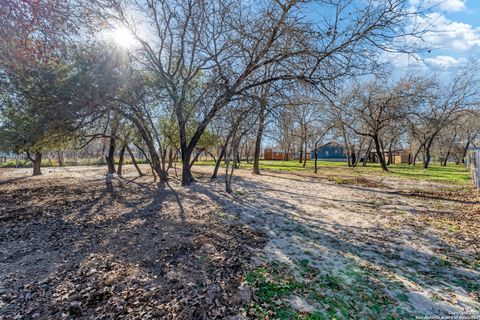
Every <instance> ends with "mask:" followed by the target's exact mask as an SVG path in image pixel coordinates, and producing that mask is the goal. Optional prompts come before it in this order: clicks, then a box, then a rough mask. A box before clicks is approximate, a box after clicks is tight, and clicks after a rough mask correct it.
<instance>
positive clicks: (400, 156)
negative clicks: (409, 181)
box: [369, 149, 412, 164]
mask: <svg viewBox="0 0 480 320" xmlns="http://www.w3.org/2000/svg"><path fill="white" fill-rule="evenodd" d="M411 155H412V152H411V151H410V150H407V149H398V150H392V152H391V154H390V155H389V153H388V152H385V153H384V157H385V162H386V163H388V164H401V163H410V160H411V158H410V157H411ZM389 156H390V161H388V158H389ZM369 162H371V163H378V155H377V152H376V151H375V150H373V151H372V152H371V153H370V158H369Z"/></svg>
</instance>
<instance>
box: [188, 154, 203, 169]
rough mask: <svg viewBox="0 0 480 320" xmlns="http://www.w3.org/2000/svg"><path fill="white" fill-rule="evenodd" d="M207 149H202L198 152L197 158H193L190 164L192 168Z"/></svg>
mask: <svg viewBox="0 0 480 320" xmlns="http://www.w3.org/2000/svg"><path fill="white" fill-rule="evenodd" d="M204 150H205V149H201V150H200V151H198V152H197V154H196V155H195V157H193V160H192V161H191V162H190V168H191V167H192V166H193V165H194V164H195V162H196V161H197V160H198V157H200V155H201V154H202V152H203V151H204Z"/></svg>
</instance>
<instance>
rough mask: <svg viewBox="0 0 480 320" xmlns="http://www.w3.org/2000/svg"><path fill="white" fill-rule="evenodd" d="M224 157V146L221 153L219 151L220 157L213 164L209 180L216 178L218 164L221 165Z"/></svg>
mask: <svg viewBox="0 0 480 320" xmlns="http://www.w3.org/2000/svg"><path fill="white" fill-rule="evenodd" d="M224 156H225V146H224V147H223V148H222V151H220V155H219V156H218V159H217V161H216V163H215V169H213V174H212V177H211V179H216V178H217V176H218V169H219V168H220V164H221V163H222V160H223V157H224Z"/></svg>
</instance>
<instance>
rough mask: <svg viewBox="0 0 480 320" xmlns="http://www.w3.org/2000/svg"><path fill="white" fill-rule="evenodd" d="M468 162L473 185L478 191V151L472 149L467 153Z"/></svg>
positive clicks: (479, 182) (479, 158)
mask: <svg viewBox="0 0 480 320" xmlns="http://www.w3.org/2000/svg"><path fill="white" fill-rule="evenodd" d="M468 162H469V163H470V169H471V171H472V179H473V183H474V184H475V186H476V187H477V189H478V190H479V191H480V149H474V150H471V151H470V152H469V155H468Z"/></svg>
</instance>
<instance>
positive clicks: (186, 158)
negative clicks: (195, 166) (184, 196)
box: [182, 148, 195, 187]
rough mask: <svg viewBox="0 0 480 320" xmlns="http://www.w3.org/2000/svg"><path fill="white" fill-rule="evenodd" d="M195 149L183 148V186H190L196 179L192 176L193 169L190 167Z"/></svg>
mask: <svg viewBox="0 0 480 320" xmlns="http://www.w3.org/2000/svg"><path fill="white" fill-rule="evenodd" d="M192 152H193V150H190V148H185V149H184V150H182V186H184V187H185V186H189V185H190V184H192V183H193V182H195V179H194V178H193V176H192V170H191V168H190V158H191V157H192Z"/></svg>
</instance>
